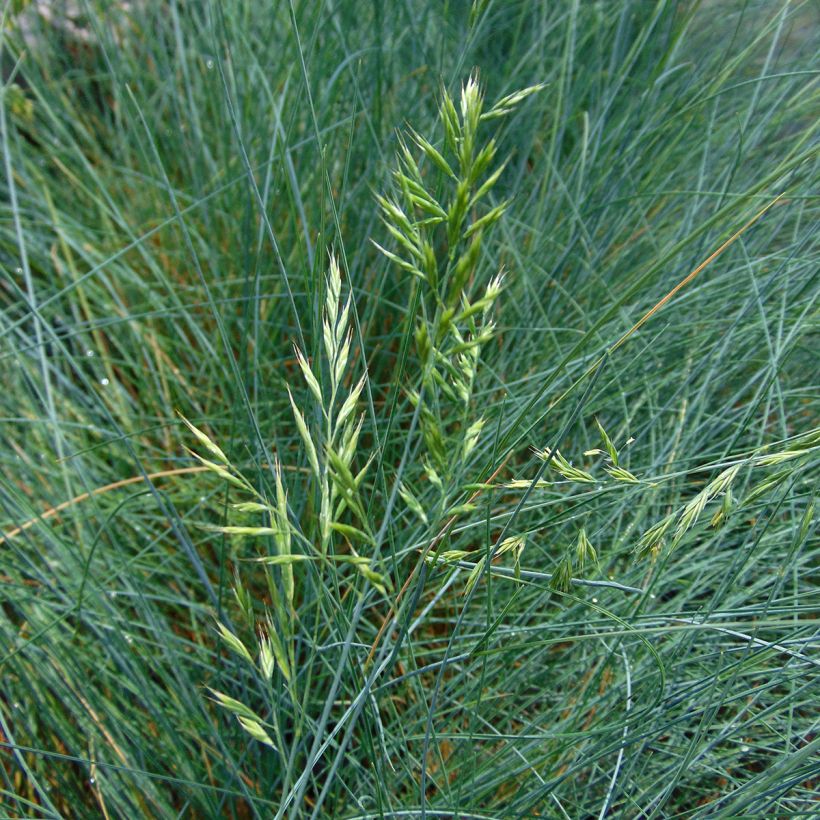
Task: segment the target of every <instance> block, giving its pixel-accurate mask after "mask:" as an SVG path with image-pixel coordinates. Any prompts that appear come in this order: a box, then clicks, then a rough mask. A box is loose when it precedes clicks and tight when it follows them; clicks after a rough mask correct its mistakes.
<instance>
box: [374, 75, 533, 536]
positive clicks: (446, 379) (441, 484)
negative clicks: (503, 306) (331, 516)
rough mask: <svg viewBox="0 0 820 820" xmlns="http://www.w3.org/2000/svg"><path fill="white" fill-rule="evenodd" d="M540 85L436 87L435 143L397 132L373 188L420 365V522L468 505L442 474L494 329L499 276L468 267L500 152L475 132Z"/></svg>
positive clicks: (457, 459)
mask: <svg viewBox="0 0 820 820" xmlns="http://www.w3.org/2000/svg"><path fill="white" fill-rule="evenodd" d="M541 87H542V86H540V85H536V86H531V87H529V88H525V89H523V90H521V91H518V92H516V93H514V94H510V95H508V96H506V97H504V98H503V99H501V100H499V101H498V102H497V103H496V104H495V105H493V106H492V107H489V108H485V105H484V99H483V96H482V92H481V90H480V88H479V84H478V81H477V78H476V77H475V76H472V77H470V79H469V80H468V81H467V82H466V83H465V85H464V86H463V88H462V89H461V98H460V100H459V104H458V106H456V103H455V102H454V100H453V99H452V97H451V96H450V95H449V93H448V92H447V91H446V90H443V91H442V99H441V105H440V108H439V122H440V126H441V131H442V134H441V136H442V150H439V149H438V148H437V147H436V146H434V145H433V143H431V142H430V141H429V140H428V139H427V138H425V137H424V136H422V135H421V134H418V133H416V132H415V131H412V130H411V131H410V138H411V140H412V145H413V146H414V147H415V149H416V151H415V153H414V151H413V150H411V147H410V146H409V145H408V143H407V141H405V140H403V139H401V138H400V140H399V152H398V162H397V167H396V169H395V171H394V172H393V190H392V193H391V194H390V195H388V196H380V197H378V202H379V205H380V208H381V217H382V221H383V223H384V226H385V228H386V230H387V232H388V233H389V234H390V236H391V237H392V238H393V240H394V247H393V250H388V249H387V248H385V247H383V246H382V245H378V244H377V247H378V248H379V250H380V251H381V252H382V253H383V254H384V255H385V256H386V257H387V258H388V259H390V260H391V261H392V262H393V263H395V264H396V265H397V266H398V267H399V268H400V269H402V270H404V271H407V273H408V274H409V275H410V277H411V283H410V288H411V291H412V293H411V298H410V299H409V304H410V305H411V309H410V313H409V317H410V321H412V322H413V323H414V325H413V328H412V331H413V338H414V340H415V348H416V355H417V360H418V363H419V368H420V374H419V379H418V383H417V384H418V389H415V388H413V389H410V390H408V398H409V400H410V403H411V404H412V406H413V407H414V408H415V409H416V411H417V413H418V424H419V427H420V430H421V434H422V437H423V441H424V445H425V449H426V456H425V458H424V471H425V475H426V479H427V481H428V482H429V484H430V485H431V486H433V487H435V488H436V489H437V492H438V499H437V500H436V501H434V502H432V503H431V502H430V500H429V496H428V501H427V509H425V508H423V506H422V504H421V503H420V502H419V500H418V499H417V498H416V496H415V495H414V494H413V493H412V491H411V490H410V489H409V488H408V487H407V486H405V485H402V486H401V488H400V493H401V497H402V499H403V500H404V502H405V504H406V505H407V507H408V508H409V509H410V510H411V511H412V512H413V513H415V514H416V515H417V516H418V517H419V518H420V519H421V520H422V521H423V522H424V523H425V524H428V523H435V522H437V521H439V520H441V519H443V518H448V517H451V516H453V515H458V514H462V513H466V512H469V511H470V509H471V507H470V504H469V503H461V504H459V503H457V498H458V496H460V495H461V494H462V493H463V490H464V488H463V487H461V486H459V485H458V483H457V482H456V484H455V486H453V485H452V482H451V477H452V476H454V475H458V474H459V473H460V472H461V469H460V468H462V467H463V466H465V465H466V464H467V461H468V459H469V457H470V455H471V454H472V453H473V451H474V449H475V448H476V446H477V444H478V442H479V440H480V437H481V433H482V430H483V427H484V419H483V418H482V417H480V416H478V415H476V414H475V413H472V412H470V410H471V405H472V403H473V399H474V387H475V381H476V376H477V372H478V368H479V363H480V355H481V350H482V348H483V347H484V346H485V345H486V344H487V342H489V341H490V340H491V339H492V338H493V337H494V336H495V332H496V329H495V325H494V323H493V320H492V309H493V306H494V304H495V302H496V300H497V299H498V296H499V294H500V293H501V288H502V283H503V279H504V277H503V274H501V273H498V274H496V275H494V276H492V277H491V278H490V281H489V282H488V283H487V284H486V285H481V284H479V282H478V281H477V280H478V279H479V276H478V273H477V268H478V265H479V261H480V258H481V252H482V247H483V243H484V241H485V239H486V237H487V234H488V232H489V231H490V229H491V228H492V227H493V225H494V224H495V223H496V222H497V221H498V220H499V219H500V218H501V216H502V215H503V213H504V211H505V210H506V209H507V207H508V205H509V201H508V200H505V201H502V202H497V203H494V202H493V201H492V198H491V194H492V191H493V189H494V187H495V185H496V183H497V182H498V180H499V177H500V176H501V173H502V172H503V170H504V167H505V165H506V161H504V162H496V155H497V151H498V148H497V144H496V141H495V139H493V138H490V139H487V140H485V139H483V133H482V132H483V130H484V126H485V124H486V123H487V122H488V121H490V120H494V119H497V118H500V117H504V116H505V115H507V114H509V113H510V112H512V111H513V110H514V109H515V107H516V106H517V105H518V104H519V103H521V102H522V101H523V100H525V99H526V98H527V97H528V96H530V95H531V94H533V93H535V92H537V91H538V90H539V89H540V88H541ZM448 482H450V483H448Z"/></svg>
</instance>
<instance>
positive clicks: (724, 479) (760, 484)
mask: <svg viewBox="0 0 820 820" xmlns="http://www.w3.org/2000/svg"><path fill="white" fill-rule="evenodd" d="M595 424H596V426H597V428H598V433H599V435H600V437H601V441H602V448H594V449H592V450H587V451H586V452H585V453H584V455H585V456H603V471H604V473H605V474H606V477H604V476H596V475H595V474H593V472H591V468H590V469H584V468H582V467H578V466H575V465H574V464H572V463H571V462H569V461H568V460H567V459H566V458H565V457H564V456H563V455H561V453H559V452H557V451H556V452H555V453H553V454H552V458H551V460H550V463H549V466H550V467H551V468H552V470H553V471H554V472H555V473H557V474H558V475H559V476H560V477H561V478H562V479H563V480H564V481H566V482H570V483H575V484H581V485H596V486H597V487H600V488H602V487H603V485H604V484H605V483H606V482H607V481H608V480H609V481H613V482H614V483H621V484H625V485H642V486H644V487H645V488H646V489H647V490H657V489H658V488H659V487H660V486H661V485H660V484H659V483H658V482H653V481H647V480H644V479H641V478H639V477H638V476H635V475H634V474H633V473H631V472H630V471H629V470H627V469H626V468H625V467H624V466H623V465H622V464H621V463H620V461H621V457H620V453H619V450H618V448H616V447H615V445H614V444H613V442H612V439H611V438H610V436H609V435H608V434H607V432H606V430H605V429H604V428H603V426H602V425H601V424H600V422H599V421H598V420H597V419H596V420H595ZM631 442H632V440H631V439H630V440H629V441H627V442H626V443H627V444H630V443H631ZM818 448H820V431H817V430H812V431H810V432H808V433H804V434H801V435H798V436H795V437H794V438H793V439H791V440H790V441H788V442H787V443H786V444H785V445H784V446H783V447H782V449H779V450H776V451H770V449H769V448H763V450H761V451H758V452H755V453H752V454H751V455H749V456H748V457H746V458H741V459H738V460H737V461H736V462H734V463H732V464H730V465H729V466H727V467H724V469H722V470H721V471H720V472H719V473H718V474H717V476H715V478H713V479H712V480H710V481H709V482H708V483H707V484H706V485H705V486H704V487H703V489H702V490H700V491H699V492H698V493H697V494H696V495H695V496H694V497H693V498H692V499H691V500H689V501H688V502H687V503H686V504H685V505H684V506H683V507H682V508H680V509H677V510H675V511H673V512H672V513H669V514H668V515H666V516H665V517H664V518H662V519H661V520H660V521H658V522H656V523H655V524H653V525H652V526H650V527H649V528H648V529H647V530H646V531H645V532H644V533H643V534H642V535H641V536H640V537H639V538H638V540H637V544H636V546H635V550H634V552H635V554H636V556H637V557H638V558H646V557H652V558H653V559H655V558H657V557H658V556H659V555H660V554H661V552H662V551H663V550H664V549H666V548H668V550H669V551H671V550H674V549H676V548H677V547H678V546H679V545H680V544H681V542H682V541H683V540H684V538H685V537H686V535H687V534H688V533H690V532H691V531H692V530H693V529H694V528H695V527H696V526H697V524H698V522H699V521H701V520H702V518H703V514H704V512H705V511H706V509H707V508H710V509H711V515H710V517H709V525H710V527H712V528H713V529H717V528H719V527H722V526H724V525H725V524H726V522H727V521H728V520H729V517H730V516H731V515H732V513H733V512H734V510H735V509H736V508H739V507H749V506H750V505H751V504H753V503H754V502H755V501H757V500H758V499H760V498H761V497H763V496H764V495H767V494H769V493H771V492H772V491H774V490H776V489H777V488H778V487H781V486H782V485H784V484H785V483H786V482H787V481H788V479H790V478H791V477H792V476H794V475H795V473H796V471H797V469H798V468H800V467H802V466H804V463H806V462H807V461H808V460H810V459H811V458H812V457H813V456H814V455H816V451H817V449H818ZM536 455H537V456H538V457H539V458H541V459H547V458H548V457H549V455H550V453H549V451H546V450H545V451H538V452H537V453H536ZM781 465H783V466H781ZM765 467H769V468H771V467H779V469H777V470H775V471H773V472H769V473H768V474H767V475H765V476H764V477H762V478H761V479H759V480H758V481H757V483H755V484H753V485H752V487H751V488H750V489H749V490H748V492H746V493H745V494H744V495H743V497H742V500H740V501H737V500H736V499H735V497H734V494H733V492H732V487H733V485H734V484H735V483H736V481H737V479H738V477H739V476H740V475H741V474H742V473H743V472H744V471H756V470H758V469H759V468H765ZM702 469H705V468H699V470H698V471H701V470H702ZM554 483H555V482H553V481H551V480H548V479H539V480H538V481H537V482H536V486H535V488H536V489H547V488H551V487H553V486H554ZM532 484H533V482H532V481H530V480H527V479H515V480H513V481H510V482H507V484H506V486H507V487H508V488H510V489H523V490H527V489H529V488H530V487H531V485H532ZM462 557H463V556H458V558H459V559H460V558H462ZM588 563H591V564H593V565H595V566H598V554H597V551H596V550H595V548H594V546H593V545H592V543H591V542H590V540H589V537H588V536H587V533H586V530H585V529H584V528H583V527H581V529H580V530H579V532H578V537H577V539H576V541H575V543H574V545H572V546H571V547H570V548H568V549H567V550H565V552H564V555H563V556H562V558H561V559H560V560H559V562H558V565H557V566H556V568H555V571H554V572H553V574H552V579H551V585H552V586H553V588H555V589H557V590H559V591H564V592H565V591H567V590H568V589H569V587H570V585H571V582H572V578H573V576H574V574H576V573H581V572H583V571H584V569H585V567H586V565H587V564H588Z"/></svg>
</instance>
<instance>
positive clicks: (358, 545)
mask: <svg viewBox="0 0 820 820" xmlns="http://www.w3.org/2000/svg"><path fill="white" fill-rule="evenodd" d="M350 309H351V301H350V296H349V295H348V297H347V299H346V300H343V299H342V278H341V273H340V271H339V266H338V263H337V262H336V260H335V258H333V257H331V259H330V266H329V273H328V276H327V280H326V298H325V303H324V310H323V317H322V355H321V356H320V357H318V359H319V360H318V361H315V362H314V363H313V364H312V365H311V363H309V362H308V359H307V357H306V356H305V354H304V353H303V352H302V351H301V350H299V348H298V347H297V348H296V360H297V362H298V364H299V367H300V370H301V372H302V376H303V378H304V381H305V385H306V387H307V390H308V393H309V394H310V396H311V398H312V400H313V402H314V403H315V408H314V409H315V410H316V412H315V413H312V412H307V413H303V412H302V410H300V408H299V406H298V405H297V403H296V401H295V400H294V398H293V395H292V394H291V393H290V388H288V396H289V399H290V405H291V410H292V412H293V419H294V422H295V426H296V428H297V430H298V431H299V436H300V438H301V441H302V445H303V448H304V453H305V456H306V460H307V464H308V469H309V472H310V482H309V483H310V485H312V486H310V487H309V488H308V489H307V490H306V491H307V492H314V491H315V492H316V495H317V496H318V509H319V513H318V516H314V515H311V514H310V513H309V512H307V513H306V514H305V520H302V521H297V520H296V519H295V518H294V515H293V512H292V510H291V508H290V507H289V505H288V496H287V490H286V488H285V483H284V478H283V470H282V466H281V464H280V463H279V462H278V460H277V461H275V463H274V464H273V474H274V482H273V483H274V493H273V495H274V497H273V498H268V497H267V496H266V495H265V493H264V490H263V489H258V488H257V487H255V486H254V485H253V484H252V483H251V481H249V480H248V479H247V478H246V477H245V476H244V475H243V474H242V471H241V470H240V469H239V468H238V467H237V466H236V465H234V464H232V463H231V462H230V461H229V459H228V457H227V456H226V455H225V453H224V452H223V451H222V449H221V448H220V447H219V446H218V445H217V444H215V443H214V442H213V440H212V439H211V438H210V437H208V436H207V435H206V434H205V433H204V432H203V431H202V430H199V429H198V428H197V427H195V426H194V425H193V424H191V423H190V422H189V421H187V420H186V419H183V421H185V424H186V425H187V426H188V429H189V430H190V432H191V433H192V434H193V435H194V437H195V438H196V440H197V442H198V443H199V445H200V448H201V449H202V451H203V452H202V453H198V452H194V451H193V450H189V453H191V455H192V456H193V457H194V458H195V459H196V460H197V461H198V462H199V463H200V464H201V465H203V466H204V467H207V468H208V469H209V470H210V471H211V472H213V473H214V474H215V475H217V476H218V477H219V478H221V479H223V480H225V481H227V482H228V483H229V484H231V485H232V486H233V487H234V488H235V489H236V490H237V491H238V492H239V493H240V494H241V495H244V496H245V497H244V498H242V499H241V500H239V501H237V502H235V503H233V504H232V505H231V507H232V509H233V510H235V511H236V513H237V514H240V515H242V516H243V517H247V516H248V515H249V514H251V515H254V514H255V515H258V516H259V517H260V518H261V519H263V523H260V524H259V525H253V526H247V525H225V526H216V527H210V529H212V530H213V531H216V532H220V533H223V534H225V535H229V536H250V537H261V536H269V537H270V538H271V540H272V542H273V544H274V546H275V548H276V549H275V552H274V553H273V554H272V555H265V556H262V557H260V558H256V559H253V560H254V561H255V562H256V563H258V564H262V565H263V566H264V568H265V572H266V580H267V588H268V591H269V594H270V599H271V602H272V603H271V606H272V610H273V611H272V612H270V613H268V615H267V617H266V618H265V627H264V628H263V629H261V630H260V635H259V646H258V660H254V653H252V652H251V650H250V649H249V648H248V647H246V646H245V644H243V643H242V641H241V640H240V639H239V638H238V637H237V636H236V635H235V634H234V633H233V632H231V630H229V629H228V628H227V627H226V626H225V625H224V624H218V625H217V628H218V631H219V634H220V636H221V638H222V639H223V641H224V642H225V643H226V645H227V646H228V648H229V649H231V650H232V651H234V652H235V653H236V654H238V655H239V656H240V657H242V658H243V659H244V660H246V661H248V662H249V663H251V664H252V665H254V666H255V667H256V669H257V671H258V673H259V674H261V676H262V679H263V680H265V681H270V680H271V677H272V676H273V674H274V671H275V669H276V668H277V667H278V669H279V671H280V672H281V674H282V677H283V679H284V681H285V683H286V684H287V685H288V687H290V688H291V689H292V688H293V686H294V676H293V669H294V665H295V660H294V640H293V638H294V629H293V626H294V624H293V622H294V617H295V595H296V589H297V583H296V579H295V577H294V568H295V567H296V566H297V565H298V564H300V563H302V562H305V561H313V562H319V563H325V564H327V563H330V562H333V563H336V564H337V565H338V564H347V565H351V566H352V567H353V568H354V569H355V570H356V571H357V573H358V574H360V575H361V576H363V577H364V578H365V579H366V581H367V582H369V583H371V584H373V586H375V587H376V589H378V590H379V591H380V592H381V593H382V594H384V593H386V591H387V586H388V584H389V582H388V580H387V579H386V576H385V575H383V574H382V573H380V572H378V571H377V570H376V569H375V568H374V566H373V559H372V558H371V557H370V555H366V554H364V555H363V554H361V552H364V551H366V550H369V548H371V547H373V546H374V545H375V537H374V534H373V532H372V530H371V528H370V524H369V521H368V517H367V515H366V512H365V507H364V504H363V501H362V498H361V493H360V488H361V485H362V482H363V480H364V477H365V474H366V472H367V469H368V467H369V465H370V461H371V460H372V457H371V459H370V460H368V461H367V462H366V463H365V464H364V465H362V466H360V467H359V468H358V469H356V468H355V467H354V462H355V456H356V454H357V445H358V439H359V434H360V432H361V427H362V420H363V417H362V415H361V414H357V412H356V408H357V405H358V402H359V397H360V395H361V392H362V389H363V388H364V384H365V377H364V376H363V377H362V378H360V379H359V381H358V382H357V383H356V384H355V385H354V386H353V387H352V388H349V389H348V388H346V387H345V383H346V381H347V380H346V376H347V375H348V371H349V365H350V348H351V331H350V328H349V325H350ZM307 419H311V422H309V421H308V420H307ZM314 419H316V420H317V421H313V420H314ZM203 453H204V454H203ZM334 533H335V534H337V535H338V536H339V537H340V538H341V539H342V540H343V541H344V549H343V550H340V551H338V552H337V551H336V550H335V549H334V545H333V535H334ZM274 570H276V572H277V575H274V574H273V571H274ZM234 593H235V595H236V599H237V602H238V604H239V607H240V610H241V611H242V613H243V616H244V617H245V619H246V621H247V622H248V623H254V621H255V615H254V607H253V601H252V600H251V599H250V596H249V594H248V593H247V591H246V590H245V588H244V587H243V585H242V582H241V578H240V577H239V575H238V574H237V576H236V583H235V586H234ZM292 695H293V696H294V697H295V695H296V693H295V691H292ZM214 696H215V697H216V699H217V701H218V702H219V703H220V704H221V705H222V706H224V707H225V708H226V709H228V710H229V711H231V712H232V713H233V714H235V715H236V717H237V720H238V721H239V723H240V724H241V725H242V727H243V728H244V729H245V730H246V731H247V732H248V733H249V734H250V735H251V736H253V737H254V738H255V739H257V740H260V741H262V742H265V743H268V744H269V745H272V746H273V745H275V744H274V742H273V740H272V739H271V737H270V735H269V734H268V732H267V730H266V728H265V726H264V722H263V721H262V720H261V718H259V717H258V716H257V715H255V714H254V713H252V712H251V710H250V709H249V708H248V707H247V706H245V705H244V704H240V703H238V702H237V701H235V700H233V699H232V698H230V697H229V696H227V695H225V694H223V693H221V692H214Z"/></svg>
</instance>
